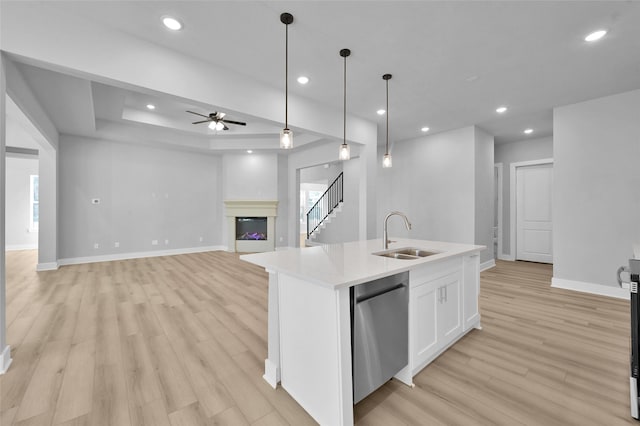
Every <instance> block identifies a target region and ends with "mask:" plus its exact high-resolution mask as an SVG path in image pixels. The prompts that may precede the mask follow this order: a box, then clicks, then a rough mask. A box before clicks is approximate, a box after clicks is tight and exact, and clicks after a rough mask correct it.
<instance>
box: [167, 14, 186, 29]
mask: <svg viewBox="0 0 640 426" xmlns="http://www.w3.org/2000/svg"><path fill="white" fill-rule="evenodd" d="M162 23H163V24H164V26H165V27H167V28H169V29H170V30H171V31H180V30H181V29H182V22H180V21H178V20H177V19H176V18H173V17H171V16H165V17H164V18H162Z"/></svg>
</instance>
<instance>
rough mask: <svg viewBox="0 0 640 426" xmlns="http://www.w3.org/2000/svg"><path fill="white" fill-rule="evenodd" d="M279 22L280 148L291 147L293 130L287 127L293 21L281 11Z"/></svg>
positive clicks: (287, 14)
mask: <svg viewBox="0 0 640 426" xmlns="http://www.w3.org/2000/svg"><path fill="white" fill-rule="evenodd" d="M280 22H282V23H283V24H284V25H285V47H284V52H285V53H284V129H282V131H280V148H282V149H291V148H293V132H292V131H291V129H289V24H290V23H292V22H293V15H292V14H290V13H286V12H285V13H283V14H281V15H280Z"/></svg>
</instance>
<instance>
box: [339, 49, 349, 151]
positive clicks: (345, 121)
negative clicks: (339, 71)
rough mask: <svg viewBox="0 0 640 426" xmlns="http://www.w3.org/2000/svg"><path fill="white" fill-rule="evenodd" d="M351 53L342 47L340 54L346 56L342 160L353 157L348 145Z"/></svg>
mask: <svg viewBox="0 0 640 426" xmlns="http://www.w3.org/2000/svg"><path fill="white" fill-rule="evenodd" d="M349 55H351V51H350V50H349V49H342V50H341V51H340V56H342V57H343V58H344V97H343V100H344V102H343V123H344V125H343V131H342V145H340V151H339V154H338V158H339V159H340V160H343V161H344V160H349V159H350V158H351V149H350V148H349V145H347V56H349Z"/></svg>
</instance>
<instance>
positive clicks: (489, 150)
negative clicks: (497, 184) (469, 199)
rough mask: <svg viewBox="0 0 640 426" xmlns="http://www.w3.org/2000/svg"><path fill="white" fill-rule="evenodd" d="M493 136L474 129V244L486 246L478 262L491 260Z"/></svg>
mask: <svg viewBox="0 0 640 426" xmlns="http://www.w3.org/2000/svg"><path fill="white" fill-rule="evenodd" d="M493 151H494V148H493V136H492V135H490V134H488V133H487V132H485V131H483V130H481V129H479V128H477V127H476V128H475V243H476V244H481V245H483V246H487V249H486V250H483V251H481V252H480V262H481V263H483V262H486V261H488V260H490V259H493V219H494V203H493V200H494V188H493Z"/></svg>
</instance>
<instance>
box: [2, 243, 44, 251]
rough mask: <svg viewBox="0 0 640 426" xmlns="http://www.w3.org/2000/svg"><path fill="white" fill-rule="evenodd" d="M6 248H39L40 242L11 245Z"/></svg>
mask: <svg viewBox="0 0 640 426" xmlns="http://www.w3.org/2000/svg"><path fill="white" fill-rule="evenodd" d="M4 249H5V251H20V250H37V249H38V243H34V244H16V245H10V246H5V248H4Z"/></svg>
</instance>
